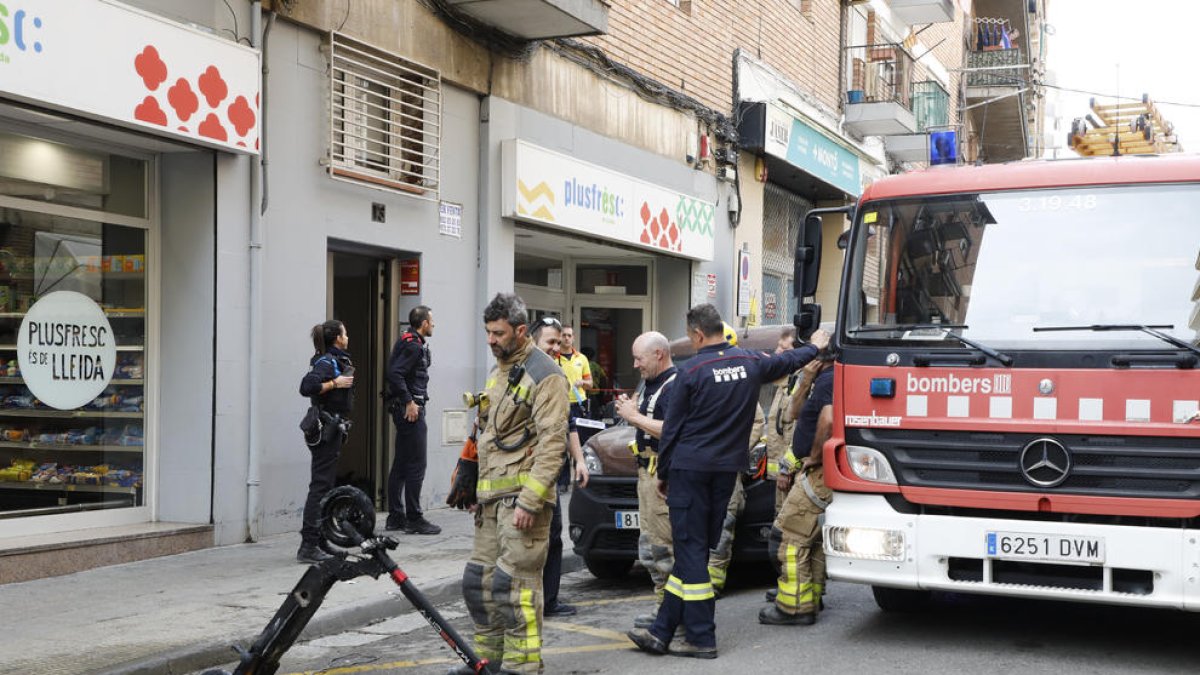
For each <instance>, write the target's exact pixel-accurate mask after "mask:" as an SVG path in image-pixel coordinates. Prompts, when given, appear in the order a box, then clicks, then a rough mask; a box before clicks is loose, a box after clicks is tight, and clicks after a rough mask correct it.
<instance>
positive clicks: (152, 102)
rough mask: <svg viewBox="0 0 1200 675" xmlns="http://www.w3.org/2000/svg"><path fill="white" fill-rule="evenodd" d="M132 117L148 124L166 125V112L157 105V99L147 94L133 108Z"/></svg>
mask: <svg viewBox="0 0 1200 675" xmlns="http://www.w3.org/2000/svg"><path fill="white" fill-rule="evenodd" d="M133 118H134V119H136V120H141V121H143V122H149V123H150V124H157V125H159V126H164V127H165V126H167V113H165V112H163V109H162V108H160V107H158V99H156V98H154V97H153V96H147V97H146V98H144V99H142V102H141V103H139V104H138V106H137V107H136V108H134V109H133Z"/></svg>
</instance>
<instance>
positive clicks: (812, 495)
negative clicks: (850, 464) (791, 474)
mask: <svg viewBox="0 0 1200 675" xmlns="http://www.w3.org/2000/svg"><path fill="white" fill-rule="evenodd" d="M800 487H802V488H804V494H806V495H808V498H809V499H810V500H812V503H813V504H816V505H817V506H819V507H821V510H822V511H824V510H825V509H827V508H829V502H827V501H825V500H824V499H821V498H820V497H818V496H817V491H816V490H814V489H813V486H812V483H810V482H808V473H807V472H805V473H801V474H800Z"/></svg>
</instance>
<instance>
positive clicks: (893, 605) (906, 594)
mask: <svg viewBox="0 0 1200 675" xmlns="http://www.w3.org/2000/svg"><path fill="white" fill-rule="evenodd" d="M871 592H872V593H873V594H874V595H875V604H877V605H879V609H882V610H883V611H885V612H907V613H911V612H922V611H925V610H926V609H929V604H930V602H931V601H932V598H933V593H931V592H929V591H914V590H912V589H911V588H888V587H887V586H872V587H871Z"/></svg>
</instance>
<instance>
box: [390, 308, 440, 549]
mask: <svg viewBox="0 0 1200 675" xmlns="http://www.w3.org/2000/svg"><path fill="white" fill-rule="evenodd" d="M431 362H432V358H431V356H430V354H429V345H428V344H426V342H425V338H424V337H422V336H421V334H420V333H418V332H416V331H413V330H409V331H405V333H404V334H403V335H401V336H400V339H399V340H397V341H396V345H395V346H394V347H392V355H391V357H390V358H388V368H387V382H388V389H389V390H390V393H391V395H392V396H393V397H394V398H393V401H394V402H393V406H392V422H393V423H395V425H396V452H395V455H394V456H393V457H392V470H391V471H390V472H389V473H388V485H387V488H388V492H387V494H388V523H389V524H391V525H392V526H401V525H403V524H404V522H405V520H408V521H409V522H414V521H417V520H420V519H421V517H422V515H423V512H422V511H421V486H422V485H423V484H424V482H425V467H426V464H427V456H428V455H427V450H426V439H427V437H428V435H429V431H428V427H426V425H425V403H426V402H428V401H429V364H430V363H431ZM413 401H416V403H417V405H419V406H420V411H419V412H418V413H417V419H416V420H415V421H412V422H409V421H408V420H407V419H405V417H404V410H405V408H407V407H408V404H409V403H411V402H413ZM401 496H403V500H402V499H401Z"/></svg>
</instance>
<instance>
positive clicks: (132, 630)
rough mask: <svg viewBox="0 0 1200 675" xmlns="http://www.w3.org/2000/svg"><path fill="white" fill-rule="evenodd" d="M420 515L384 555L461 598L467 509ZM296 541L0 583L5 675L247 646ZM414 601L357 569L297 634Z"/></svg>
mask: <svg viewBox="0 0 1200 675" xmlns="http://www.w3.org/2000/svg"><path fill="white" fill-rule="evenodd" d="M384 515H385V514H380V516H379V518H378V521H377V522H378V524H377V527H378V528H382V527H383V520H384ZM426 517H427V518H429V520H431V521H432V522H434V523H436V524H438V525H440V526H441V527H442V533H441V534H439V535H436V536H419V535H406V534H402V533H391V534H393V536H394V537H395V538H396V539H397V540H399V542H400V547H399V548H398V549H396V550H395V551H392V552H391V555H392V557H393V558H394V559H395V560H396V562H397V563H399V565H400V567H401V569H403V570H404V571H405V572H406V573H408V575H409V576H410V577H411V578H412V580H413V583H414V584H415V585H416V586H417V588H418V589H420V590H421V592H422V593H424V594H425V595H426V596H427V597H428V598H430V599H431V600H432V601H434V602H442V601H445V600H451V599H454V598H457V597H460V595H461V582H462V570H463V565H465V564H466V561H467V558H468V557H469V556H470V553H471V540H472V536H473V529H474V528H473V523H472V519H471V516H470V515H469V514H466V513H463V512H460V511H454V510H451V509H437V510H434V511H431V512H427V513H426ZM564 529H565V528H564ZM564 539H566V538H565V537H564ZM299 543H300V537H299V535H298V534H296V533H288V534H281V535H276V536H272V537H269V538H265V539H263V540H262V541H260V542H257V543H254V544H238V545H234V546H223V547H219V548H210V549H205V550H202V551H193V552H190V553H184V554H180V555H174V556H166V557H162V558H154V559H151V560H143V561H139V562H134V563H127V564H124V565H116V566H112V567H102V568H98V569H93V570H87V571H84V572H79V573H76V574H70V575H67V576H61V577H53V578H49V579H38V580H36V581H26V582H22V583H15V584H8V585H4V586H0V636H2V639H3V641H4V644H5V645H6V646H5V648H4V649H3V656H0V674H3V675H9V674H11V675H17V674H18V673H20V674H22V675H25V674H27V673H41V674H47V675H49V674H56V675H57V674H68V673H70V674H74V673H184V672H189V671H194V670H200V669H203V668H206V667H209V666H214V665H217V664H221V663H227V662H229V661H232V660H235V659H236V655H235V654H234V652H233V651H232V650H231V649H230V645H233V644H238V645H241V646H243V647H249V646H250V645H251V644H252V643H253V641H254V639H255V638H256V637H257V636H258V634H259V633H260V632H261V631H262V629H263V627H265V626H266V624H267V621H269V620H270V619H271V617H272V616H273V615H274V614H275V611H276V610H277V609H278V608H279V605H280V603H281V602H283V597H284V595H285V594H286V593H287V592H289V591H290V590H291V589H292V587H293V586H294V585H295V584H296V582H297V581H299V579H300V577H301V575H302V574H303V573H304V569H305V567H304V566H303V565H301V564H300V563H297V562H296V559H295V555H296V548H297V547H298V546H299ZM563 549H564V550H563V556H564V562H563V564H564V571H570V570H573V569H578V568H579V566H580V561H579V560H578V559H577V558H575V556H574V554H573V553H571V545H570V542H569V541H564V547H563ZM410 609H411V606H410V605H409V603H408V601H406V600H405V599H404V597H403V595H401V593H400V590H399V588H398V587H396V585H395V584H393V583H392V582H391V581H389V580H388V579H387V578H384V577H381V578H379V579H371V578H370V577H359V578H358V579H355V580H353V581H351V582H343V583H338V584H337V585H335V586H334V587H333V589H332V590H331V591H330V593H329V595H328V596H327V597H326V599H325V603H324V604H323V605H322V606H321V609H320V610H319V611H318V612H317V614H316V616H314V617H313V620H312V621H311V622H310V623H309V624H308V627H307V628H306V629H305V632H304V636H303V637H304V638H312V637H316V636H319V635H327V634H331V633H336V632H339V631H342V630H346V629H348V628H351V627H354V626H361V625H364V624H367V623H370V622H372V621H377V620H381V619H384V618H387V617H392V616H396V615H398V614H402V613H404V612H406V611H409V610H410Z"/></svg>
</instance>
